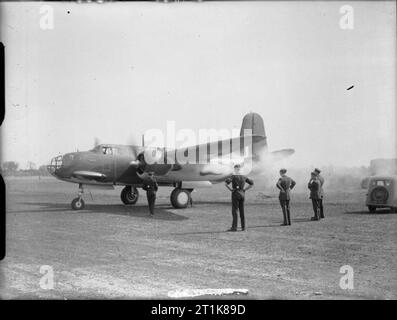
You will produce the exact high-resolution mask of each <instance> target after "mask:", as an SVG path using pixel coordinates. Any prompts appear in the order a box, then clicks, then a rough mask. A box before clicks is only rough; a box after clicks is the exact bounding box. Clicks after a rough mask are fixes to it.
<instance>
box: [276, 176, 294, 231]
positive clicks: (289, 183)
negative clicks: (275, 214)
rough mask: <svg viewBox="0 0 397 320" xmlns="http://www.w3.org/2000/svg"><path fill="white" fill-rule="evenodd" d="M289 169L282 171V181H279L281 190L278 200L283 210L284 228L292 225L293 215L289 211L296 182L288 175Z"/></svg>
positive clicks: (278, 186)
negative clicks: (291, 193) (292, 190)
mask: <svg viewBox="0 0 397 320" xmlns="http://www.w3.org/2000/svg"><path fill="white" fill-rule="evenodd" d="M286 173H287V169H281V170H280V179H278V181H277V184H276V186H277V188H278V189H279V190H280V194H279V196H278V199H279V200H280V205H281V209H282V210H283V217H284V223H283V224H282V226H290V225H291V214H290V209H289V201H290V199H291V197H290V191H291V189H293V188H294V187H295V184H296V182H295V181H294V180H293V179H292V178H290V177H288V176H287V175H286Z"/></svg>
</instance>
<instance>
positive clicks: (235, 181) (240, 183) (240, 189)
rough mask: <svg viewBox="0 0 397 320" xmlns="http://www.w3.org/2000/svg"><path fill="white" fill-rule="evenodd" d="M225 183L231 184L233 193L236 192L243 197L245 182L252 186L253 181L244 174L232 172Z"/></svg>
mask: <svg viewBox="0 0 397 320" xmlns="http://www.w3.org/2000/svg"><path fill="white" fill-rule="evenodd" d="M226 183H227V184H230V183H231V184H232V189H233V193H238V194H239V195H240V196H242V197H244V186H245V183H248V184H249V185H251V186H252V185H253V184H254V181H252V180H251V179H249V178H247V177H246V176H244V175H241V174H234V175H232V176H231V177H230V178H227V179H226Z"/></svg>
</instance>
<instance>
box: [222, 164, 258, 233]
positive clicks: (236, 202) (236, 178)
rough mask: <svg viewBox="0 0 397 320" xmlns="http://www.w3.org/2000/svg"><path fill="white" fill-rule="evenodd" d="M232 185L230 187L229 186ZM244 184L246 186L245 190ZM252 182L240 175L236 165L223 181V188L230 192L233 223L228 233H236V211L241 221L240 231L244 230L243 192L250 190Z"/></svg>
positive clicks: (238, 166)
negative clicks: (229, 175) (231, 173)
mask: <svg viewBox="0 0 397 320" xmlns="http://www.w3.org/2000/svg"><path fill="white" fill-rule="evenodd" d="M230 183H231V184H232V187H230V186H229V184H230ZM245 183H247V184H248V187H247V188H244V187H245ZM253 185H254V182H253V181H252V180H251V179H249V178H247V177H246V176H244V175H242V174H240V165H239V164H236V165H235V166H234V174H233V175H232V176H231V177H230V178H227V179H226V181H225V186H226V188H228V189H229V190H230V191H231V192H232V216H233V222H232V227H231V228H230V229H229V230H228V231H237V210H238V211H239V212H240V220H241V230H242V231H244V230H245V216H244V199H245V191H247V190H248V189H250V188H252V186H253Z"/></svg>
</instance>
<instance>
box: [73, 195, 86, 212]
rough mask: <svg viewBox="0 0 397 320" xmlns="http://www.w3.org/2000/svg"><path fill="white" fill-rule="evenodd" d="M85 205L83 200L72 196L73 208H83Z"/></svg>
mask: <svg viewBox="0 0 397 320" xmlns="http://www.w3.org/2000/svg"><path fill="white" fill-rule="evenodd" d="M84 206H85V203H84V200H83V199H81V198H74V199H73V201H72V209H73V210H83V209H84Z"/></svg>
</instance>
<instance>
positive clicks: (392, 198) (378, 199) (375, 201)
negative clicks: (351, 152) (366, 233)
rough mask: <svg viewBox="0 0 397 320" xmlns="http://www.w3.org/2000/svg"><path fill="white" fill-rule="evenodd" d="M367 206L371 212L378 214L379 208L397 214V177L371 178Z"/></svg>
mask: <svg viewBox="0 0 397 320" xmlns="http://www.w3.org/2000/svg"><path fill="white" fill-rule="evenodd" d="M365 204H366V206H367V207H368V210H369V211H370V212H376V209H378V208H390V210H391V211H394V212H397V175H383V176H372V177H370V178H369V181H368V193H367V199H366V203H365Z"/></svg>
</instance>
